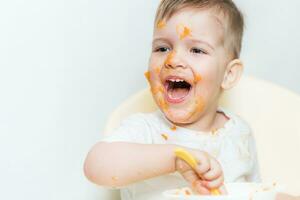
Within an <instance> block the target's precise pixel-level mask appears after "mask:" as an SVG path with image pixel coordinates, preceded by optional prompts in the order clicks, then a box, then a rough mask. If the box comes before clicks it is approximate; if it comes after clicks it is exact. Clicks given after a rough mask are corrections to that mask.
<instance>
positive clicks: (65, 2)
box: [0, 0, 300, 200]
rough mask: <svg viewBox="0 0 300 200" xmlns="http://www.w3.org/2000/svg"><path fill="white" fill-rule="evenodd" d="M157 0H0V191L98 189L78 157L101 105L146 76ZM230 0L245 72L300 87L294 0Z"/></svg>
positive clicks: (97, 128)
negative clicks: (237, 11)
mask: <svg viewBox="0 0 300 200" xmlns="http://www.w3.org/2000/svg"><path fill="white" fill-rule="evenodd" d="M158 2H159V0H151V1H141V0H119V1H117V0H114V1H104V0H97V1H96V0H90V1H86V0H72V1H71V0H51V1H50V0H10V1H4V0H3V1H0V92H1V93H0V198H1V199H6V200H8V199H13V200H17V199H18V200H19V199H31V200H38V199H43V200H50V199H51V200H52V199H53V200H54V199H55V200H77V199H78V200H79V199H97V196H98V194H97V191H96V190H97V189H96V187H95V186H93V185H91V184H90V183H89V182H87V181H86V179H85V178H84V176H83V172H82V165H83V161H84V158H85V155H86V153H87V151H88V150H89V149H90V147H91V146H92V145H93V144H94V143H95V142H96V141H97V140H99V137H100V136H101V130H102V128H103V127H104V124H105V121H106V118H107V116H108V114H109V113H110V112H111V111H112V110H113V109H114V108H115V107H116V106H117V105H118V104H120V103H121V102H122V101H123V100H124V99H126V98H127V97H128V96H130V95H131V94H133V93H135V92H136V91H138V90H140V89H142V88H144V87H146V86H147V84H146V81H145V80H144V77H143V73H144V71H146V68H147V61H148V57H149V53H150V44H151V35H152V24H153V19H154V13H155V9H156V6H157V4H158ZM236 3H237V4H238V5H239V6H240V7H241V9H242V11H243V12H244V13H245V16H246V17H245V18H246V23H247V28H246V33H245V38H244V48H243V54H242V58H243V60H244V61H245V66H246V68H245V74H248V75H254V76H256V77H259V78H263V79H267V80H270V81H272V82H275V83H278V84H280V85H283V86H284V87H287V88H290V89H291V90H294V91H295V92H298V93H300V69H299V68H300V59H299V57H300V56H299V55H300V50H299V47H300V39H299V38H300V28H299V27H300V26H299V25H300V22H299V19H300V14H299V12H298V8H299V7H300V1H298V0H289V1H279V0H265V1H260V0H252V1H248V0H247V1H246V0H237V1H236Z"/></svg>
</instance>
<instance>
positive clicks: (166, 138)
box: [161, 133, 169, 140]
mask: <svg viewBox="0 0 300 200" xmlns="http://www.w3.org/2000/svg"><path fill="white" fill-rule="evenodd" d="M161 136H162V137H163V138H164V139H165V140H168V139H169V136H168V135H167V134H165V133H163V134H161Z"/></svg>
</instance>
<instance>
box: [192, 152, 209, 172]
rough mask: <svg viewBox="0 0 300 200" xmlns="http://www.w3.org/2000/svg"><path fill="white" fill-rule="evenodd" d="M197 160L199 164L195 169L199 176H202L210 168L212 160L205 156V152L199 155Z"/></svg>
mask: <svg viewBox="0 0 300 200" xmlns="http://www.w3.org/2000/svg"><path fill="white" fill-rule="evenodd" d="M197 162H198V163H199V164H198V165H197V166H196V168H195V170H196V172H197V173H198V175H199V176H202V175H203V174H205V173H206V172H208V171H209V170H210V161H209V159H208V157H206V156H205V154H199V155H197Z"/></svg>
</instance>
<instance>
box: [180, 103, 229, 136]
mask: <svg viewBox="0 0 300 200" xmlns="http://www.w3.org/2000/svg"><path fill="white" fill-rule="evenodd" d="M228 120H229V119H228V117H227V116H226V115H225V114H224V113H223V112H220V111H218V110H217V107H215V108H213V109H211V110H208V111H207V112H206V113H205V114H204V115H203V116H202V117H201V118H200V119H199V120H198V121H197V122H195V123H193V124H187V125H181V127H184V128H188V129H191V130H194V131H200V132H210V131H212V130H215V129H220V128H223V127H224V125H225V123H226V122H227V121H228Z"/></svg>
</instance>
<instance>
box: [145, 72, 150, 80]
mask: <svg viewBox="0 0 300 200" xmlns="http://www.w3.org/2000/svg"><path fill="white" fill-rule="evenodd" d="M144 76H145V77H146V79H147V80H148V82H149V83H150V72H149V71H146V72H145V73H144Z"/></svg>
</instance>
